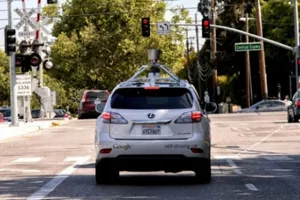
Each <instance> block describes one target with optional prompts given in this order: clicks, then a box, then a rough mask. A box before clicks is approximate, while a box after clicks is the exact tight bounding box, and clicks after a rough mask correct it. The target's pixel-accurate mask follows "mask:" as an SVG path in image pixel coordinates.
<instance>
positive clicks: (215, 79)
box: [211, 0, 218, 102]
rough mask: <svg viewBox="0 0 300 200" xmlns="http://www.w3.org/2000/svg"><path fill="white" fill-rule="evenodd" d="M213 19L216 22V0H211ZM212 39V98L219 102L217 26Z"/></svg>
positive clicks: (213, 22) (213, 30)
mask: <svg viewBox="0 0 300 200" xmlns="http://www.w3.org/2000/svg"><path fill="white" fill-rule="evenodd" d="M211 21H212V24H216V2H215V0H211ZM211 35H212V40H211V50H212V62H213V65H212V66H213V92H212V100H213V101H214V102H217V95H216V93H217V84H218V71H217V66H216V65H217V62H216V57H217V36H216V28H214V27H213V28H212V32H211Z"/></svg>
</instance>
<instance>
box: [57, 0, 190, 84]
mask: <svg viewBox="0 0 300 200" xmlns="http://www.w3.org/2000/svg"><path fill="white" fill-rule="evenodd" d="M165 9H166V4H165V3H162V2H160V3H155V1H153V2H152V3H151V1H141V2H140V1H130V2H128V1H122V0H117V1H104V2H103V1H97V0H88V1H82V0H74V1H72V2H68V3H66V4H65V5H64V6H63V11H64V14H63V15H62V17H61V19H60V22H58V23H57V24H56V25H55V26H54V34H55V35H56V36H57V37H58V39H57V41H56V43H55V44H54V45H53V48H52V57H53V59H54V61H55V62H56V63H57V65H58V67H57V69H56V72H53V73H52V74H51V75H52V76H54V77H56V78H58V79H60V80H63V82H64V83H65V84H66V83H68V84H69V85H68V86H72V87H75V88H81V87H82V86H86V87H94V88H95V87H100V88H103V89H107V88H108V89H112V88H113V87H114V86H115V84H116V83H118V82H119V81H123V80H125V79H127V78H129V77H130V76H131V75H132V74H133V73H134V71H136V70H137V68H138V67H140V66H141V65H142V64H145V63H147V49H148V48H159V49H161V50H162V51H163V54H162V58H161V62H163V63H166V64H168V65H169V66H170V67H171V68H173V69H175V71H179V70H180V68H181V67H182V66H180V65H181V58H182V57H183V53H184V43H183V35H182V32H181V28H179V27H174V29H173V31H172V33H171V34H170V35H169V36H160V35H158V34H156V27H151V29H152V31H151V37H150V38H143V37H142V36H141V28H140V24H141V18H142V17H144V16H150V17H151V22H152V23H155V22H158V21H162V20H163V18H164V14H165ZM176 12H177V15H175V17H173V19H172V21H173V22H178V21H182V20H187V17H188V12H187V11H186V10H185V9H182V8H181V9H176ZM66 75H67V76H66Z"/></svg>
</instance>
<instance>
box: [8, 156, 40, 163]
mask: <svg viewBox="0 0 300 200" xmlns="http://www.w3.org/2000/svg"><path fill="white" fill-rule="evenodd" d="M42 159H43V157H27V158H18V159H16V160H14V161H12V162H13V163H26V162H38V161H40V160H42Z"/></svg>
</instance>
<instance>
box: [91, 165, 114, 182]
mask: <svg viewBox="0 0 300 200" xmlns="http://www.w3.org/2000/svg"><path fill="white" fill-rule="evenodd" d="M95 178H96V183H97V184H98V185H100V184H111V183H114V182H115V181H116V180H117V179H118V178H119V171H117V170H115V169H113V168H111V167H110V166H106V167H104V166H102V165H100V164H96V167H95Z"/></svg>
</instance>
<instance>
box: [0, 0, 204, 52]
mask: <svg viewBox="0 0 300 200" xmlns="http://www.w3.org/2000/svg"><path fill="white" fill-rule="evenodd" d="M99 1H100V0H99ZM37 2H38V1H37V0H25V6H26V8H27V9H30V8H37ZM41 2H42V3H41V5H42V7H43V6H45V5H46V4H47V1H46V0H42V1H41ZM64 2H65V0H58V3H59V4H62V3H64ZM166 2H167V5H168V6H167V9H170V8H174V7H176V6H181V5H183V6H184V7H186V8H188V10H189V12H190V16H191V17H192V19H193V20H194V18H195V13H196V12H197V10H196V7H197V4H198V2H199V0H167V1H166ZM16 8H18V9H20V10H22V9H23V7H22V1H21V0H13V2H12V10H13V12H12V17H13V19H14V20H13V24H14V26H15V25H16V24H17V23H18V22H19V21H20V17H19V16H18V15H17V14H16V12H15V11H14V10H15V9H16ZM27 12H29V10H27ZM36 15H37V14H36V13H34V14H33V15H32V17H34V18H36ZM197 15H198V21H200V19H201V15H200V13H197ZM171 17H172V15H171V13H170V11H167V13H166V20H169V19H170V18H171ZM7 18H8V12H7V0H0V48H2V49H3V48H4V46H3V45H4V29H3V28H4V27H5V26H6V25H7V24H8V20H7ZM46 28H47V29H48V30H49V31H51V26H48V27H46ZM191 29H192V30H191V31H189V37H190V41H191V42H193V43H194V44H195V41H196V40H195V28H191ZM30 31H33V30H32V29H30ZM18 32H23V27H21V28H20V29H19V30H17V34H16V35H17V39H18V40H19V39H20V38H19V37H18ZM199 35H200V36H201V33H199ZM48 37H49V38H51V35H48ZM204 41H205V40H204V39H202V38H201V37H200V38H199V42H200V46H201V44H203V43H204Z"/></svg>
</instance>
